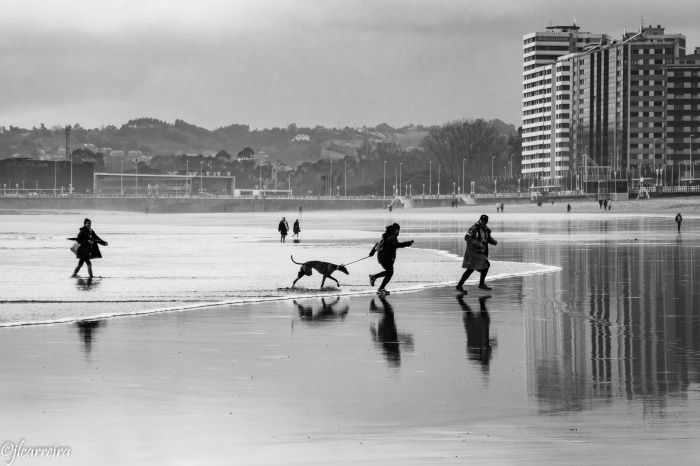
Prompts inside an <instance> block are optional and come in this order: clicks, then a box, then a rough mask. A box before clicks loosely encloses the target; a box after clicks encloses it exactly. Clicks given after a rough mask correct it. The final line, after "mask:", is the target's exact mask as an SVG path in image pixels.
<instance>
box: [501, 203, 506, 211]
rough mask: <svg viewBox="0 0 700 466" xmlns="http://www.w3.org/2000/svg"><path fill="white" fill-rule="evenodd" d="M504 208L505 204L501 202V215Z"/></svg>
mask: <svg viewBox="0 0 700 466" xmlns="http://www.w3.org/2000/svg"><path fill="white" fill-rule="evenodd" d="M504 207H505V204H503V203H502V202H501V213H503V208H504Z"/></svg>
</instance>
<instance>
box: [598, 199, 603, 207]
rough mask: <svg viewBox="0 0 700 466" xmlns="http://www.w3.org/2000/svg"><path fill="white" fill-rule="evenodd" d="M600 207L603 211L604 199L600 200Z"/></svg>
mask: <svg viewBox="0 0 700 466" xmlns="http://www.w3.org/2000/svg"><path fill="white" fill-rule="evenodd" d="M598 206H600V208H601V209H602V208H603V200H602V199H598Z"/></svg>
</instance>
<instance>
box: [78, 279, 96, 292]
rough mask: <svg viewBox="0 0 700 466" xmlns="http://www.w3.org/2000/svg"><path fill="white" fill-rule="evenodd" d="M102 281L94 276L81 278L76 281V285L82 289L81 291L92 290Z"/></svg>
mask: <svg viewBox="0 0 700 466" xmlns="http://www.w3.org/2000/svg"><path fill="white" fill-rule="evenodd" d="M99 284H100V281H99V280H95V279H93V278H92V277H90V278H79V279H77V280H76V281H75V286H76V287H77V288H78V289H79V290H80V291H90V290H93V289H95V288H97V286H99Z"/></svg>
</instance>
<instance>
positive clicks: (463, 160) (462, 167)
mask: <svg viewBox="0 0 700 466" xmlns="http://www.w3.org/2000/svg"><path fill="white" fill-rule="evenodd" d="M464 160H465V159H464V158H462V192H464Z"/></svg>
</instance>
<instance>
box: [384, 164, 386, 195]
mask: <svg viewBox="0 0 700 466" xmlns="http://www.w3.org/2000/svg"><path fill="white" fill-rule="evenodd" d="M384 197H386V160H385V161H384Z"/></svg>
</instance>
